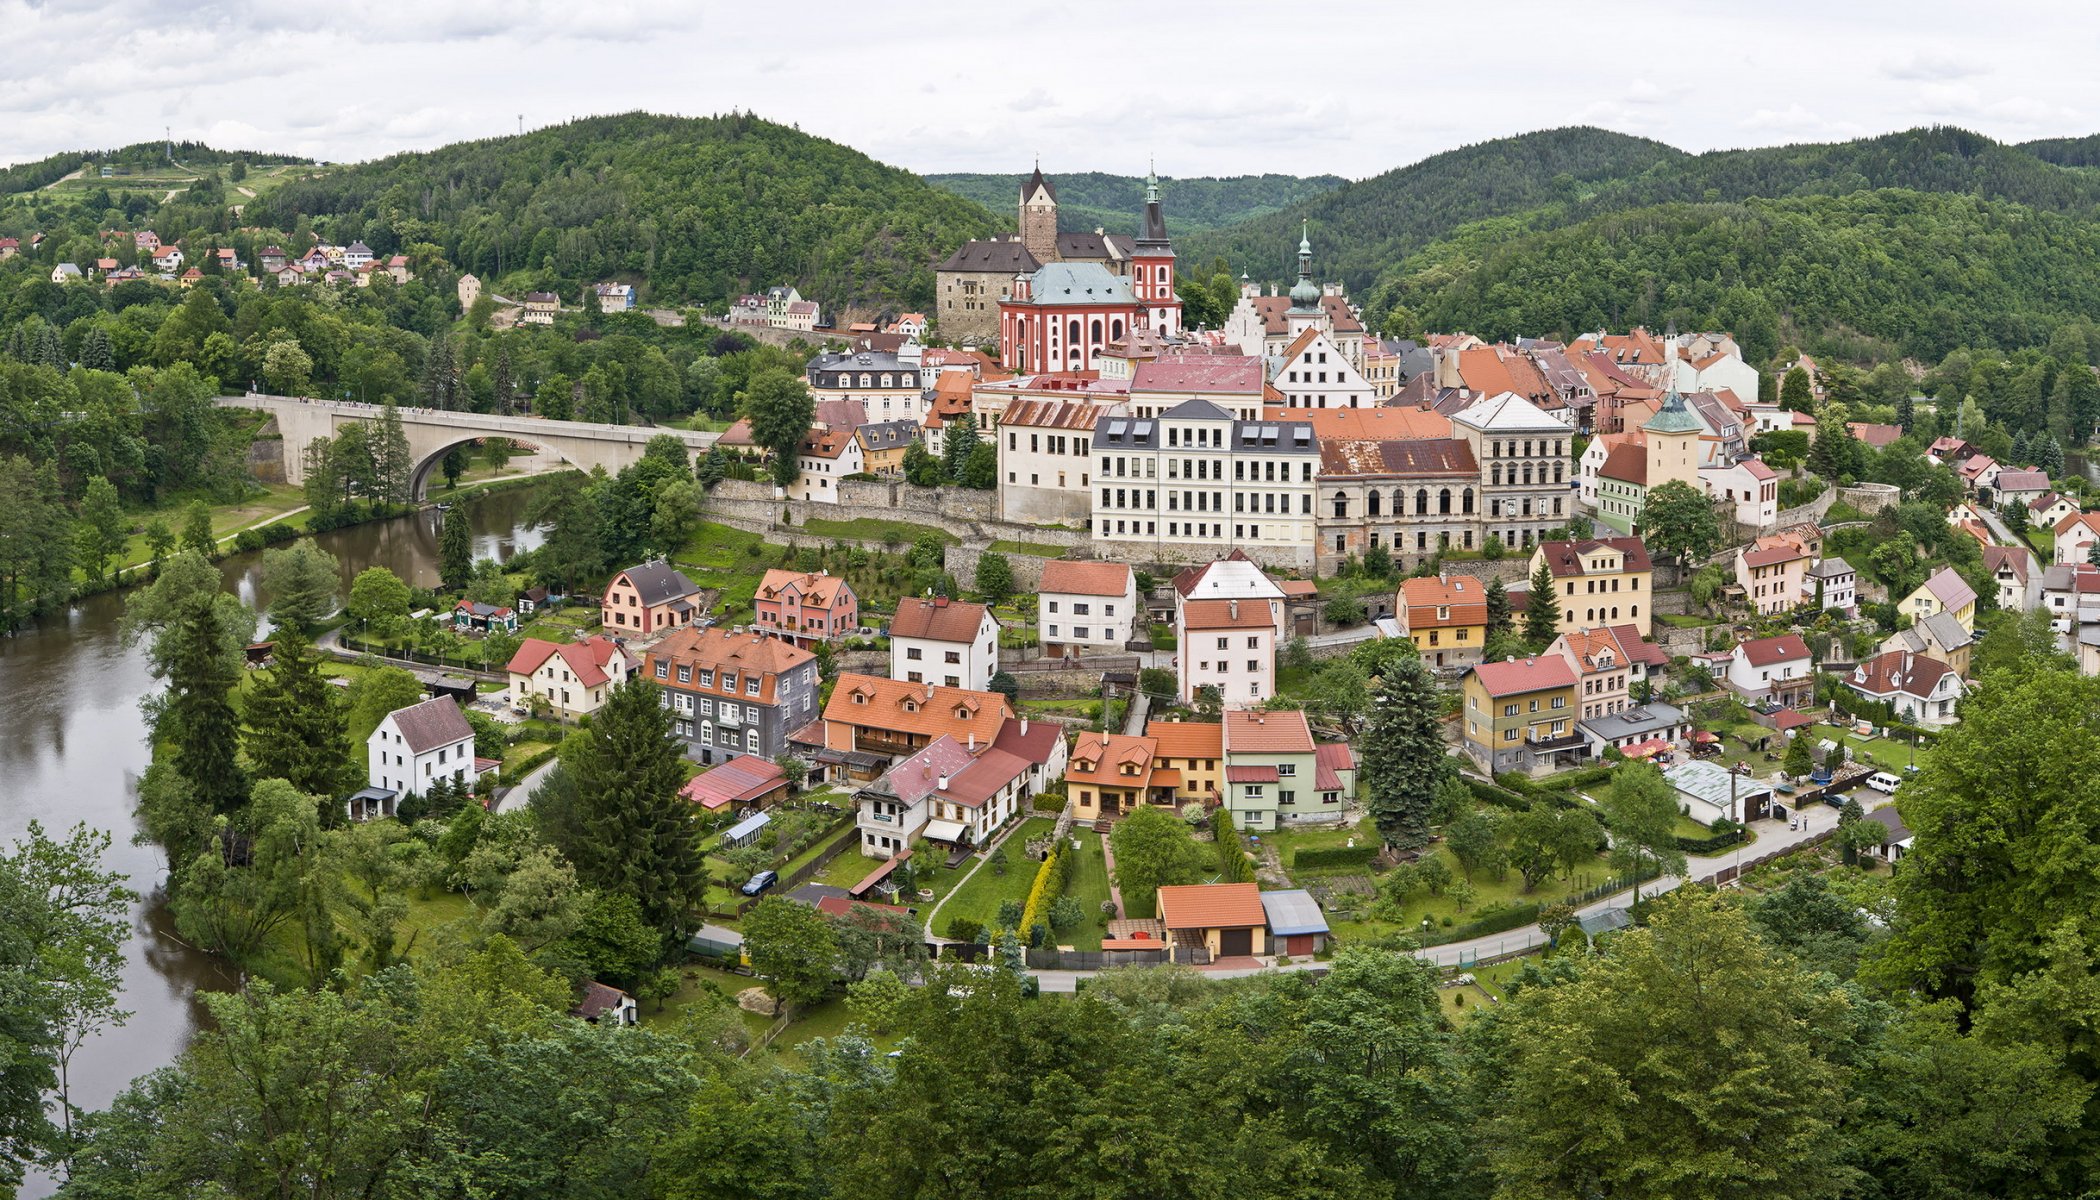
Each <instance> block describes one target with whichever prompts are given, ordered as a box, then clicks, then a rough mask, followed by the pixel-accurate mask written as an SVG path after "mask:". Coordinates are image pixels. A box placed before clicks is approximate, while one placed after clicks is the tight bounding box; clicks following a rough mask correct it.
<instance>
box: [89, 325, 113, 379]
mask: <svg viewBox="0 0 2100 1200" xmlns="http://www.w3.org/2000/svg"><path fill="white" fill-rule="evenodd" d="M80 365H81V366H83V367H86V368H88V369H89V370H91V371H114V370H116V369H117V352H116V349H115V348H114V347H112V346H111V345H110V342H109V331H108V330H106V329H104V328H102V327H101V326H100V325H97V326H95V327H94V328H92V329H90V330H88V331H87V336H86V337H84V338H82V339H80Z"/></svg>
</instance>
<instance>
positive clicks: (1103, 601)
mask: <svg viewBox="0 0 2100 1200" xmlns="http://www.w3.org/2000/svg"><path fill="white" fill-rule="evenodd" d="M1035 606H1036V626H1037V628H1038V629H1039V630H1040V631H1041V637H1042V643H1043V656H1044V657H1045V658H1078V657H1080V656H1081V655H1083V654H1086V653H1090V652H1091V653H1102V652H1108V653H1116V652H1119V651H1121V650H1122V649H1123V648H1124V646H1125V645H1127V644H1128V643H1129V642H1130V641H1131V639H1132V638H1133V637H1134V636H1136V632H1137V629H1138V623H1139V621H1140V620H1141V618H1142V617H1143V612H1142V609H1141V608H1140V606H1139V604H1138V594H1137V576H1136V574H1135V573H1134V572H1132V571H1131V569H1130V565H1129V564H1128V563H1119V562H1117V563H1111V562H1081V561H1078V560H1075V559H1069V558H1053V559H1051V560H1050V561H1048V562H1046V563H1044V564H1043V577H1042V581H1041V582H1040V583H1039V584H1037V586H1036V601H1035Z"/></svg>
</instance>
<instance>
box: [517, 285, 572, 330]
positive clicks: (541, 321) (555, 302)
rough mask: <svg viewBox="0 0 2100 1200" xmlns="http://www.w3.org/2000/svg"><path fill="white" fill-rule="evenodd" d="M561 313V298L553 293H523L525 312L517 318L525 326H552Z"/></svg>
mask: <svg viewBox="0 0 2100 1200" xmlns="http://www.w3.org/2000/svg"><path fill="white" fill-rule="evenodd" d="M560 311H561V297H560V296H557V295H555V294H554V293H553V292H527V293H525V311H524V313H523V314H522V315H520V316H519V317H518V320H519V322H520V323H522V324H526V325H552V324H554V317H555V314H556V313H559V312H560Z"/></svg>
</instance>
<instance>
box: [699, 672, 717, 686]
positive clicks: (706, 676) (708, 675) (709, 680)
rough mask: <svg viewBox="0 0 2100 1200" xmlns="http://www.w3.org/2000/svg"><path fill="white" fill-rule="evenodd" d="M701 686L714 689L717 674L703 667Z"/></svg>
mask: <svg viewBox="0 0 2100 1200" xmlns="http://www.w3.org/2000/svg"><path fill="white" fill-rule="evenodd" d="M700 686H701V687H713V686H715V673H714V672H713V671H711V670H709V669H707V668H706V667H702V668H700Z"/></svg>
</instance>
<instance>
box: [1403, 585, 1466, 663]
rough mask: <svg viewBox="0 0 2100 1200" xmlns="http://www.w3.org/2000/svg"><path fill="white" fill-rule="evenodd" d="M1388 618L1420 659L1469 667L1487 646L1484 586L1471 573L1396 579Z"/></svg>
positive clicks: (1426, 661)
mask: <svg viewBox="0 0 2100 1200" xmlns="http://www.w3.org/2000/svg"><path fill="white" fill-rule="evenodd" d="M1393 621H1394V624H1395V625H1396V626H1397V627H1398V629H1399V631H1400V636H1401V637H1404V638H1406V639H1407V640H1408V641H1410V642H1413V643H1414V645H1415V649H1416V650H1419V651H1421V654H1422V661H1423V662H1425V663H1428V664H1429V665H1431V666H1437V667H1447V666H1448V667H1470V666H1472V665H1473V664H1474V663H1477V662H1479V661H1480V655H1481V650H1482V648H1483V647H1484V646H1486V645H1487V587H1486V586H1485V585H1483V584H1482V583H1481V582H1480V580H1479V579H1477V578H1475V577H1474V576H1471V575H1445V576H1440V577H1438V578H1435V579H1427V578H1420V579H1405V580H1402V581H1401V583H1400V592H1399V595H1398V596H1396V597H1395V598H1394V601H1393Z"/></svg>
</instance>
